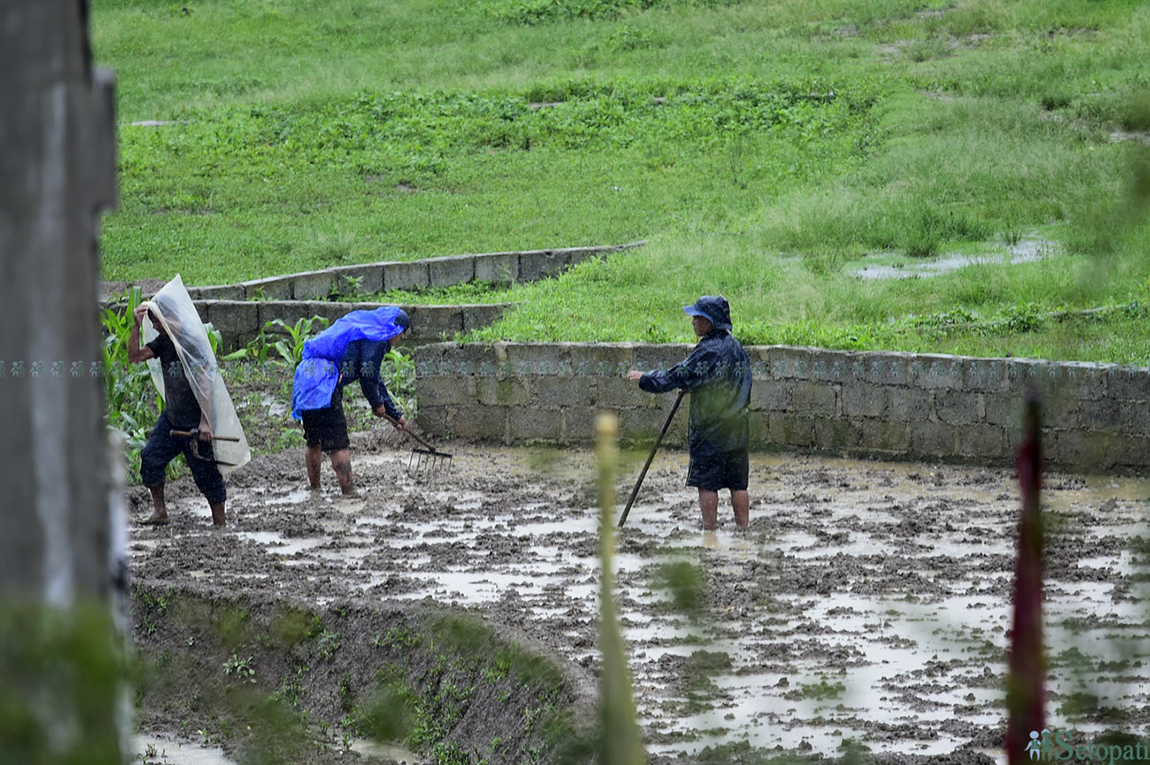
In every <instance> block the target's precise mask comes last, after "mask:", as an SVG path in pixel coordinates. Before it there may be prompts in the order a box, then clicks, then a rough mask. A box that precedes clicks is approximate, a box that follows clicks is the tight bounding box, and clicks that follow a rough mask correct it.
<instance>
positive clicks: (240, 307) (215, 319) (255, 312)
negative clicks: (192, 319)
mask: <svg viewBox="0 0 1150 765" xmlns="http://www.w3.org/2000/svg"><path fill="white" fill-rule="evenodd" d="M194 305H195V306H196V310H197V311H198V312H199V314H200V319H201V320H202V321H204V322H205V323H206V322H211V323H212V326H214V327H215V328H216V329H218V330H219V331H220V334H222V335H223V336H224V337H229V336H231V335H244V336H248V335H252V336H254V335H257V334H259V331H260V327H261V326H263V325H261V324H260V306H259V303H251V302H248V301H246V300H197V301H195V302H194Z"/></svg>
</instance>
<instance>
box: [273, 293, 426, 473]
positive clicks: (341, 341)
mask: <svg viewBox="0 0 1150 765" xmlns="http://www.w3.org/2000/svg"><path fill="white" fill-rule="evenodd" d="M410 328H411V319H410V318H409V317H408V315H407V313H406V312H404V311H403V310H401V309H399V308H396V307H395V306H382V307H380V308H376V309H374V310H370V311H367V310H364V311H352V312H351V313H348V314H346V315H344V316H342V317H341V318H339V319H337V320H336V322H335V323H334V324H332V325H331V326H330V327H328V328H327V329H325V330H324V331H323V332H321V333H319V334H318V335H316V336H315V337H313V338H312V339H310V340H308V341H307V342H306V343H304V348H303V360H302V361H301V362H300V364H299V366H298V367H296V372H295V380H294V382H293V385H292V417H294V418H295V419H297V420H301V421H302V422H303V432H304V440H305V441H306V442H307V452H306V453H305V455H304V462H305V465H306V467H307V478H308V484H309V485H310V486H311V488H312V489H318V488H319V476H320V465H321V463H322V462H323V454H324V453H327V454H328V456H329V457H330V458H331V466H332V469H333V470H335V475H336V478H337V479H338V480H339V488H340V491H342V492H343V493H344V494H347V495H350V494H355V485H354V482H353V481H352V477H351V452H350V445H351V442H350V439H349V438H348V433H347V417H346V416H345V415H344V411H343V389H344V386H346V385H348V384H350V383H353V382H355V381H356V380H358V381H359V386H360V389H361V390H362V391H363V395H364V397H365V398H367V401H368V403H369V404H370V405H371V411H372V413H373V414H375V416H376V417H384V416H385V415H386V416H387V417H389V418H390V419H391V421H392V425H394V426H395V427H396V429H398V430H404V429H405V428H406V427H407V420H406V419H405V418H404V416H403V413H402V412H400V411H399V409H397V408H396V406H395V403H394V402H393V401H392V400H391V396H390V395H388V392H387V386H386V385H384V383H383V380H382V379H381V378H380V376H379V367H380V365H381V364H382V363H383V358H384V356H385V355H386V354H387V352H388V351H390V350H391V344H392V342H394V341H395V340H397V339H398V338H399V337H400V336H402V335H403V333H404V332H406V331H407V330H408V329H410Z"/></svg>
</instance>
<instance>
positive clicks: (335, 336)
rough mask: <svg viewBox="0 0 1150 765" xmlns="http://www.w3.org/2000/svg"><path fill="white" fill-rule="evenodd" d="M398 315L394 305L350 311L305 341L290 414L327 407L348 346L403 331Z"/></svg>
mask: <svg viewBox="0 0 1150 765" xmlns="http://www.w3.org/2000/svg"><path fill="white" fill-rule="evenodd" d="M401 314H402V311H401V310H400V309H399V308H396V307H395V306H383V307H381V308H375V309H373V310H370V311H366V310H364V311H352V312H351V313H348V314H345V315H344V316H342V317H340V318H339V319H337V320H336V322H335V323H334V324H332V325H331V326H330V327H328V328H327V329H325V330H324V331H323V332H320V333H319V334H318V335H316V336H315V337H313V338H311V339H310V340H308V341H307V342H305V343H304V346H303V360H302V361H300V364H299V366H298V367H296V370H295V380H294V382H293V384H292V399H291V416H292V417H294V418H295V419H297V420H301V419H303V414H302V413H303V412H304V411H307V410H310V409H323V408H324V407H327V406H330V405H331V397H332V395H333V394H334V393H335V387H336V385H338V384H339V365H340V362H342V361H343V356H344V353H346V352H347V346H348V345H349V344H350V343H351V342H353V341H355V340H370V341H373V342H384V341H386V340H390V339H391V338H393V337H395V336H396V335H398V334H400V333H401V332H403V331H404V327H403V326H401V325H400V324H399V323H398V322H397V318H398V317H399V316H400V315H401Z"/></svg>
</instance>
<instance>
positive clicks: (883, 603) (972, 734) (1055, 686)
mask: <svg viewBox="0 0 1150 765" xmlns="http://www.w3.org/2000/svg"><path fill="white" fill-rule="evenodd" d="M387 430H388V431H389V430H390V429H387ZM445 448H447V449H448V450H449V451H451V452H452V453H453V454H454V464H453V467H452V470H451V472H450V473H447V474H445V475H439V476H438V477H436V478H435V479H434V480H431V478H430V477H429V476H424V475H412V474H409V472H408V471H407V461H408V450H409V445H408V444H405V443H404V442H402V441H401V440H400V439H399V438H398V436H397V434H394V433H391V432H385V431H384V430H375V431H372V432H369V433H359V434H354V435H353V464H354V469H355V473H356V479H357V483H358V486H359V490H360V495H359V496H358V497H355V498H350V499H347V498H343V497H341V496H340V495H339V493H338V490H337V489H336V487H335V481H334V476H333V474H332V473H331V471H330V468H329V467H328V466H327V465H326V464H325V466H324V481H325V485H324V488H323V489H322V490H321V491H320V492H318V493H314V492H310V491H308V489H307V488H306V482H305V479H304V473H303V454H302V449H301V448H293V449H288V450H286V451H283V452H279V453H276V454H270V455H264V456H261V457H257V458H256V459H255V460H253V461H252V462H251V463H250V464H249V465H247V466H246V467H244V468H243V469H241V470H239V471H237V472H236V473H234V474H233V475H232V476H230V477H229V479H228V481H229V502H228V512H229V519H230V525H229V527H228V529H227V530H225V531H222V532H214V531H212V530H211V528H210V517H209V514H208V508H207V505H206V503H205V502H204V501H203V499H202V498H201V497H200V496H199V495H198V494H197V493H196V491H195V488H194V486H192V485H191V482H190V480H189V479H187V478H184V479H181V480H179V481H177V482H176V483H175V484H173V485H170V486H169V491H168V495H169V510H170V513H171V517H172V525H170V526H168V527H164V528H158V529H152V528H148V527H144V526H140V525H138V523H136V522H135V521H137V520H138V519H140V518H142V517H144V516H145V514H146V513H147V511H148V506H147V499H146V491H144V490H143V489H141V488H139V487H136V488H133V489H131V490H130V491H129V500H130V511H131V513H132V516H133V519H134V520H133V524H132V527H131V541H130V552H131V573H132V577H133V579H134V580H135V581H136V582H144V583H147V584H148V586H149V587H150V588H151V591H152V592H153V593H154V592H157V591H159V590H160V589H162V588H167V589H166V591H167V592H172V591H181V590H189V591H203V592H208V593H216V594H230V595H234V594H236V593H244V594H246V595H251V596H253V597H258V598H266V599H270V600H271V601H277V600H281V599H286V600H291V601H293V602H297V603H304V604H310V605H311V606H312V607H314V608H317V609H323V608H338V607H340V606H341V604H347V603H354V604H359V605H357V606H356V608H359V607H360V606H362V605H363V604H368V607H369V608H374V607H376V606H378V608H379V609H381V610H384V611H386V610H387V609H393V608H402V607H406V606H412V607H420V608H425V607H430V606H435V607H439V606H449V607H453V608H454V609H455V610H457V611H460V612H465V613H468V614H470V615H473V616H477V617H479V618H480V619H481V620H482V621H483V623H485V624H488V625H491V626H492V627H493V628H496V629H498V630H501V631H505V632H506V633H507V634H511V635H515V636H518V637H519V638H521V639H522V640H523V641H524V642H525V644H529V645H530V646H531V647H532V648H534V649H537V650H541V651H543V652H544V653H549V654H550V655H553V656H554V657H556V659H557V660H558V662H559V664H560V665H561V666H563V667H564V668H565V672H567V674H568V676H569V677H570V678H573V679H572V680H571V682H570V684H569V690H568V691H566V692H565V694H564V696H563V698H562V699H559V698H555V699H552V700H551V701H550V702H548V703H554V704H560V703H563V704H571V705H574V706H578V705H579V704H580V703H582V704H584V705H586V703H587V701H588V699H590V698H592V697H593V693H594V687H595V682H596V672H597V670H598V661H599V652H598V648H597V642H598V634H599V633H598V584H599V566H600V563H599V555H598V544H599V542H598V510H597V508H596V507H595V505H596V489H595V485H594V476H595V463H594V456H593V454H592V453H591V452H590V451H589V450H563V451H557V450H538V449H509V448H501V447H490V446H483V445H469V444H461V443H458V442H453V443H450V444H446V445H445ZM645 456H646V455H645V453H634V454H626V453H625V454H624V462H623V465H622V466H621V470H620V474H619V493H620V495H621V497H622V498H625V497H626V496H627V493H628V492H629V490H630V487H631V485H632V483H633V481H634V478H635V476H636V475H637V474H638V471H639V468H640V467H641V464H642V460H643V458H644V457H645ZM685 474H686V455H685V454H684V453H682V452H677V451H674V450H667V451H661V452H660V454H659V455H658V457H657V458H656V460H655V462H654V464H653V465H652V468H651V471H650V472H649V474H648V476H647V478H646V481H645V482H644V486H643V490H642V492H641V494H640V496H639V499H638V501H637V503H636V505H635V507H634V508H633V509H632V511H631V514H630V517H629V519H628V521H627V524H626V526H625V528H624V529H623V530H622V531H621V533H620V534H619V537H618V540H617V549H618V556H617V560H616V563H617V572H618V588H617V598H618V601H619V605H620V612H621V621H622V629H623V636H624V639H625V641H626V644H627V649H628V655H629V660H630V666H631V670H632V672H633V681H634V688H635V702H636V706H637V710H638V714H639V718H640V719H639V722H640V725H641V728H642V731H643V734H644V737H645V740H646V744H647V748H648V752H649V753H650V754H651V755H652V760H653V761H654V762H658V763H667V762H759V761H765V759H766V758H767V757H768V756H770V755H772V754H775V753H778V754H784V753H785V754H794V755H805V756H808V757H811V758H815V759H817V758H819V757H827V758H839V757H842V756H844V754H848V753H850V752H852V751H854V752H869V753H871V754H872V755H873V756H874V758H875V759H877V760H881V761H888V762H915V761H925V760H926V759H934V760H935V761H950V762H992V761H995V760H1000V759H1001V755H1000V748H1001V747H1000V744H1001V740H1002V731H1003V729H1004V725H1005V716H1004V696H1005V691H1004V685H1005V668H1006V647H1007V640H1008V629H1009V617H1010V594H1011V587H1012V579H1013V565H1014V545H1015V540H1014V537H1015V531H1016V524H1017V516H1018V509H1019V505H1020V502H1019V493H1018V488H1017V482H1016V479H1015V476H1014V474H1013V471H1012V470H1009V469H985V468H972V467H957V466H949V465H947V466H940V465H924V464H894V463H881V462H868V461H847V460H841V459H833V458H821V457H813V456H803V455H787V454H775V455H766V454H763V455H753V456H752V468H751V526H750V529H749V530H748V531H746V532H741V531H738V530H736V528H735V526H734V523H733V520H732V518H731V515H730V507H729V504H728V499H727V497H726V496H725V495H724V496H723V498H722V500H721V503H720V523H721V525H720V529H719V531H718V532H714V533H704V532H703V531H702V530H701V528H700V524H699V516H698V509H697V501H696V495H695V493H694V490H692V489H689V488H687V487H685V486H684V485H683V479H684V476H685ZM1043 507H1044V510H1045V511H1046V517H1047V520H1048V537H1047V538H1048V548H1047V553H1046V559H1045V567H1046V604H1045V609H1046V610H1045V623H1046V639H1047V646H1048V656H1049V662H1050V683H1049V686H1048V687H1049V691H1050V701H1049V704H1048V723H1047V725H1048V728H1050V729H1051V730H1063V731H1072V732H1073V735H1074V737H1075V741H1087V740H1093V739H1095V738H1097V737H1099V736H1102V735H1103V734H1104V733H1109V734H1111V735H1114V734H1119V735H1123V736H1134V737H1138V738H1143V737H1145V736H1147V735H1148V734H1150V641H1148V640H1147V633H1148V629H1147V628H1148V626H1150V605H1148V603H1147V601H1146V598H1145V595H1146V592H1145V584H1146V580H1147V572H1148V571H1150V569H1148V568H1147V566H1148V564H1150V517H1148V516H1150V513H1148V510H1150V483H1147V482H1146V481H1142V480H1137V479H1129V478H1114V477H1097V478H1096V477H1081V476H1072V475H1049V476H1047V477H1046V485H1045V487H1044V494H1043ZM675 572H678V573H677V574H676V573H675ZM683 572H687V578H688V579H691V580H692V581H695V582H697V585H698V586H697V589H691V588H687V589H686V590H684V589H683V588H682V587H681V586H680V587H678V588H676V587H669V586H668V582H669V581H670V580H675V579H676V576H678V578H679V579H680V580H681V579H682V574H683ZM692 572H693V573H692ZM680 583H681V582H680ZM684 592H688V593H693V594H696V595H697V596H698V597H697V599H696V600H694V601H691V599H690V598H686V599H685V598H684V597H683V593H684ZM153 597H154V596H153ZM209 597H215V595H209ZM144 600H148V601H149V602H152V601H151V600H149V598H148V597H145V598H144ZM136 601H137V602H135V603H134V612H135V614H134V615H135V621H136V635H137V643H138V644H139V645H140V647H141V648H142V649H143V650H144V651H145V652H147V651H149V650H156V647H157V643H156V638H157V636H156V635H153V634H152V633H151V631H150V630H154V624H153V625H152V627H151V628H150V629H145V627H144V625H145V624H147V623H148V618H149V617H148V614H149V613H152V611H151V609H150V608H144V607H142V606H141V603H140V602H139V599H138V598H137V599H136ZM141 614H142V616H141ZM152 618H154V616H153V617H152ZM373 629H375V628H373V627H371V626H370V624H369V623H367V622H364V623H363V624H361V625H360V626H353V625H352V623H351V622H348V623H347V624H346V625H345V626H344V628H343V629H342V631H341V632H340V634H339V636H338V642H339V644H340V645H341V646H342V647H343V650H344V652H345V653H347V652H348V651H351V650H353V646H357V645H359V646H367V645H370V644H372V642H373V641H374V643H375V644H376V645H377V646H378V645H379V643H380V633H379V632H374V633H373V632H372V630H373ZM357 630H358V631H359V632H360V633H361V634H356V631H357ZM393 631H394V630H393ZM159 632H160V633H162V632H163V630H162V629H161V630H159ZM323 634H324V635H325V636H326V635H328V634H329V633H327V632H326V631H325V632H324V633H323ZM388 634H391V633H388ZM180 640H181V641H183V642H184V643H186V647H184V646H183V645H182V644H181V646H180V650H181V651H187V652H191V651H194V650H195V646H194V645H193V642H194V636H187V637H183V636H181V638H180ZM329 647H330V646H329ZM168 649H171V646H168ZM352 655H353V656H354V654H352ZM230 661H231V662H232V663H231V672H229V679H230V680H235V679H237V677H238V676H239V675H240V674H241V673H242V672H243V671H247V670H248V669H251V670H252V674H253V676H254V674H255V670H254V668H250V667H247V666H245V662H246V655H245V653H244V650H243V649H242V648H241V649H238V652H236V651H233V653H232V657H231V660H230ZM355 661H357V660H356V659H352V665H351V667H352V668H351V669H349V670H348V671H347V672H345V673H344V674H343V675H342V680H341V681H340V682H342V683H344V684H345V685H352V684H354V683H355V682H358V680H359V679H358V678H357V676H356V670H355V663H354V662H355ZM224 669H225V671H228V670H227V667H226V666H225V668H224ZM270 671H271V670H269V669H266V668H263V667H261V668H260V672H261V679H262V678H263V676H264V675H267V674H268V673H269V672H270ZM349 678H350V679H349ZM278 681H279V680H278V679H277V682H278ZM253 682H254V677H253ZM331 682H332V685H333V688H335V685H336V683H337V680H336V679H334V676H333V679H332V681H331ZM339 690H340V691H341V692H342V691H345V690H346V688H345V687H344V686H340V687H339ZM333 693H334V691H333ZM506 695H507V692H504V694H503V695H501V696H500V698H506ZM160 706H161V705H160V704H157V705H155V706H154V707H153V708H147V707H146V708H144V709H143V710H142V714H141V728H142V731H143V732H144V733H145V734H149V735H161V736H166V737H170V738H169V739H165V740H171V741H185V742H188V743H189V744H190V743H191V742H194V741H196V740H197V739H203V741H211V740H213V734H212V733H211V732H210V731H207V730H205V729H203V728H197V727H193V728H192V729H191V730H189V728H188V724H187V721H186V720H185V721H184V722H183V723H182V728H181V722H180V718H179V715H178V714H175V713H173V705H172V704H170V703H168V704H165V705H162V706H163V707H164V708H163V709H160V708H159V707H160ZM336 712H337V713H338V710H336ZM338 716H339V715H338V714H334V715H329V717H332V719H333V722H331V723H330V724H329V723H324V724H323V726H322V727H323V728H324V730H325V731H328V735H329V737H330V738H331V739H332V740H333V741H335V740H337V739H338V735H337V734H336V733H335V731H337V730H338V723H336V722H334V720H335V719H337V718H338ZM317 719H318V718H317ZM489 725H490V726H492V729H488V730H483V731H482V734H481V735H482V736H485V737H487V738H489V739H490V740H491V741H492V742H494V743H498V740H499V739H501V738H502V736H501V734H500V731H499V730H496V729H494V728H497V727H498V725H499V723H497V722H494V721H492V722H491V723H490V724H489ZM329 726H330V727H329ZM225 733H226V731H225ZM508 735H509V734H508ZM215 738H217V739H222V738H226V737H221V736H220V735H219V731H216V734H215ZM220 743H226V741H223V740H221V741H220ZM173 746H178V745H173ZM226 748H227V747H226V746H225V749H226ZM472 749H473V750H474V756H473V757H472V759H470V760H459V761H467V762H472V761H474V762H480V761H481V759H482V757H481V755H484V756H487V757H488V758H489V761H490V762H492V763H494V762H501V761H507V762H519V761H520V759H511V758H507V759H502V758H500V756H499V755H498V754H497V753H492V752H486V753H484V752H480V751H479V750H478V749H476V748H475V747H472ZM352 750H355V751H356V752H359V754H355V753H354V752H353V751H352ZM330 751H331V752H332V754H330V756H328V757H326V758H325V759H326V761H330V762H344V761H347V762H352V761H357V760H359V759H363V760H364V761H367V760H366V758H368V757H370V756H371V754H370V753H371V752H372V751H374V753H375V754H374V756H375V757H376V759H377V761H383V762H390V761H394V762H399V761H412V762H414V761H428V762H430V761H434V760H433V759H432V758H431V756H430V755H429V754H427V753H423V754H422V755H421V756H422V757H423V758H424V759H423V760H420V759H417V756H416V755H414V754H412V753H410V752H400V753H397V751H398V750H393V751H390V752H389V751H387V750H379V749H375V750H371V749H370V748H369V747H366V746H358V747H357V746H352V745H351V743H350V742H349V737H348V735H346V734H345V735H344V736H343V738H342V746H341V745H333V747H332V748H331V750H330ZM336 752H338V756H337V754H336ZM493 752H494V749H493ZM153 754H155V750H153ZM169 754H170V753H169ZM152 761H156V762H165V761H166V762H180V760H178V759H174V758H170V759H168V760H162V759H156V758H155V757H153V760H152ZM452 761H453V762H454V760H452ZM524 761H530V759H529V758H525V759H524Z"/></svg>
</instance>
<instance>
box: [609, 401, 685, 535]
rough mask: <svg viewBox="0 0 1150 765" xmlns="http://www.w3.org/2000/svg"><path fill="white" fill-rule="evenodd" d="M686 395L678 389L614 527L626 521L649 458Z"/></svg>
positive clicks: (645, 473)
mask: <svg viewBox="0 0 1150 765" xmlns="http://www.w3.org/2000/svg"><path fill="white" fill-rule="evenodd" d="M685 395H687V389H686V388H680V389H679V395H678V397H676V398H675V404H674V406H672V407H671V413H670V414H668V415H667V421H666V422H664V423H663V429H662V430H660V431H659V437H658V438H656V439H655V445H654V446H652V447H651V453H650V454H648V455H647V462H646V464H644V465H643V470H642V472H640V473H639V480H637V481H635V488H634V489H632V490H631V497H630V499H628V500H627V506H626V507H625V508H623V514H622V515H621V516H619V525H618V526H617V527H616V528H620V529H621V528H623V524H624V523H626V522H627V514H628V513H630V512H631V505H632V504H634V502H635V497H637V496H639V487H640V486H642V485H643V479H644V478H646V477H647V468H649V467H651V460H653V459H655V452H656V450H658V448H659V444H660V443H662V441H663V436H665V435H667V428H669V427H671V420H672V419H674V417H675V412H677V411H679V404H680V403H681V402H682V400H683V396H685Z"/></svg>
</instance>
